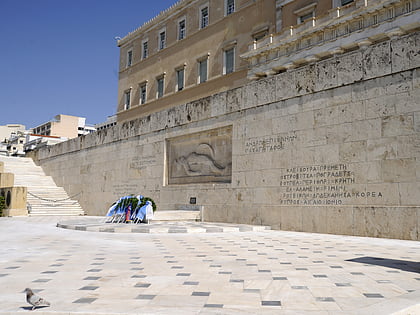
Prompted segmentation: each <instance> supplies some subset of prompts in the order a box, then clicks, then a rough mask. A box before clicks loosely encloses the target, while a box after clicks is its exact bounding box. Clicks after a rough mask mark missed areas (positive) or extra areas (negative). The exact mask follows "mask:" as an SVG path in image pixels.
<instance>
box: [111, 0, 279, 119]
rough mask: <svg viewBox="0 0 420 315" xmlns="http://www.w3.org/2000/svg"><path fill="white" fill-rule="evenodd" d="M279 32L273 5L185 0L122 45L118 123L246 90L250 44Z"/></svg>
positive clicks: (251, 0)
mask: <svg viewBox="0 0 420 315" xmlns="http://www.w3.org/2000/svg"><path fill="white" fill-rule="evenodd" d="M275 31H276V3H275V1H274V0H272V1H267V0H181V1H178V2H177V3H175V4H174V5H173V6H172V7H170V8H168V9H167V10H166V11H163V12H161V13H160V14H159V15H158V16H156V17H155V18H153V19H152V20H150V21H149V22H147V23H145V24H144V25H142V26H141V27H139V28H138V29H136V30H135V31H133V32H131V33H129V34H128V35H127V36H125V37H124V38H122V39H121V40H119V41H118V46H119V47H120V71H119V84H118V85H119V86H118V107H117V121H118V122H123V121H128V120H131V119H135V118H137V117H141V116H144V115H147V114H149V113H152V112H155V111H159V110H161V109H163V108H167V107H171V106H175V105H179V104H184V103H187V102H189V101H192V100H196V99H199V98H202V97H206V96H210V95H212V94H215V93H218V92H221V91H225V90H228V89H233V88H235V87H238V86H242V85H243V84H244V83H246V82H247V81H248V79H247V62H246V61H244V60H242V59H241V58H240V57H239V56H240V55H241V54H243V53H245V52H247V51H248V47H249V44H250V43H252V42H253V41H254V40H259V39H261V38H264V37H265V36H267V35H268V34H271V33H274V32H275Z"/></svg>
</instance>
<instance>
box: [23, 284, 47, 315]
mask: <svg viewBox="0 0 420 315" xmlns="http://www.w3.org/2000/svg"><path fill="white" fill-rule="evenodd" d="M25 292H26V301H27V302H28V303H29V304H31V305H32V311H33V310H34V309H35V308H36V307H38V306H50V302H48V301H46V300H44V299H43V298H42V297H39V296H37V295H36V294H34V293H33V292H32V290H31V289H29V288H26V289H25Z"/></svg>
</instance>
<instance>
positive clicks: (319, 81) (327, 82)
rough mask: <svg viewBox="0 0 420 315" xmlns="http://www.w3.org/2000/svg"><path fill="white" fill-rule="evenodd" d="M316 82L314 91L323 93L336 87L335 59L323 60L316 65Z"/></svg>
mask: <svg viewBox="0 0 420 315" xmlns="http://www.w3.org/2000/svg"><path fill="white" fill-rule="evenodd" d="M315 71H316V80H315V84H314V91H323V90H327V89H331V88H334V87H337V85H338V77H337V61H336V59H335V58H331V59H328V60H323V61H320V62H317V63H316V66H315Z"/></svg>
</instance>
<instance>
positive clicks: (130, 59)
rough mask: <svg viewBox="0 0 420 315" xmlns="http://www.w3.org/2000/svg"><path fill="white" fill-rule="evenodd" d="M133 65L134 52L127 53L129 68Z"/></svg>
mask: <svg viewBox="0 0 420 315" xmlns="http://www.w3.org/2000/svg"><path fill="white" fill-rule="evenodd" d="M132 64H133V51H132V50H129V51H127V67H130V66H131V65H132Z"/></svg>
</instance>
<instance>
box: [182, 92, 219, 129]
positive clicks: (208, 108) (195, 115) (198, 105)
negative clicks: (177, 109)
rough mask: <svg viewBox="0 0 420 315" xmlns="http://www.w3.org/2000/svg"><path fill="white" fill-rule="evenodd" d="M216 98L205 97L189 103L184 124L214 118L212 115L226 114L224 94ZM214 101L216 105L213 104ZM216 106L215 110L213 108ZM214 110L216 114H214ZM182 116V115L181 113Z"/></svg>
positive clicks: (186, 107) (184, 114) (186, 106)
mask: <svg viewBox="0 0 420 315" xmlns="http://www.w3.org/2000/svg"><path fill="white" fill-rule="evenodd" d="M216 95H217V96H216V97H205V98H201V99H199V100H196V101H193V102H189V103H187V104H186V105H185V113H183V116H185V119H183V123H189V122H192V121H199V120H204V119H208V118H210V117H213V116H212V114H213V113H214V114H216V113H219V114H222V113H225V112H226V99H225V95H224V93H221V94H216ZM213 101H214V103H213ZM212 105H214V108H213V106H212ZM181 110H183V108H181ZM213 110H214V112H213ZM181 115H182V113H181Z"/></svg>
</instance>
